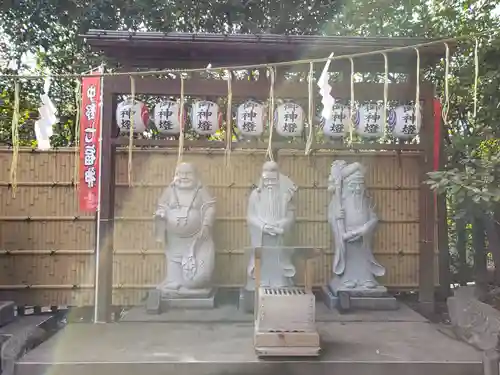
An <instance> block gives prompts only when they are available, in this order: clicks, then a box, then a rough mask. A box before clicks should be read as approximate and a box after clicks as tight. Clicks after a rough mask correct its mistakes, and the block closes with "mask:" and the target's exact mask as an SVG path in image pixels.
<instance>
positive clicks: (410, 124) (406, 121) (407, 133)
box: [387, 105, 422, 139]
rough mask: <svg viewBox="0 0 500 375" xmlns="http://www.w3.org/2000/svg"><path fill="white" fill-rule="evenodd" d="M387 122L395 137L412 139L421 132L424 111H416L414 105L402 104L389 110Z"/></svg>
mask: <svg viewBox="0 0 500 375" xmlns="http://www.w3.org/2000/svg"><path fill="white" fill-rule="evenodd" d="M387 123H388V125H389V129H390V130H391V132H392V134H393V136H394V137H395V138H399V139H411V138H413V137H415V136H416V135H418V134H419V133H420V127H421V124H422V113H421V111H419V113H415V106H413V105H401V106H398V107H396V108H394V109H391V110H390V111H389V115H388V116H387Z"/></svg>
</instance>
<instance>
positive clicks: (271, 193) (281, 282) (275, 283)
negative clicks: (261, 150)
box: [245, 161, 297, 291]
mask: <svg viewBox="0 0 500 375" xmlns="http://www.w3.org/2000/svg"><path fill="white" fill-rule="evenodd" d="M296 191H297V187H296V186H295V184H294V183H293V182H292V181H291V180H290V179H289V178H288V177H287V176H285V175H283V174H281V173H280V172H279V168H278V164H277V163H276V162H274V161H268V162H266V163H265V164H264V166H263V168H262V176H261V179H260V181H259V183H258V185H257V188H256V189H254V190H253V191H252V193H251V194H250V197H249V200H248V212H247V223H248V229H249V232H250V240H251V244H252V247H253V248H254V249H255V248H257V247H261V246H270V247H274V248H275V249H273V250H265V251H263V253H262V268H261V285H262V286H270V287H285V286H291V285H293V280H292V278H293V276H294V275H295V266H294V265H293V264H292V256H293V254H292V252H291V251H290V250H289V249H288V250H287V249H280V246H286V243H287V235H288V234H289V233H290V231H291V229H292V227H293V225H294V223H295V206H294V204H293V197H294V194H295V192H296ZM254 271H255V254H254V253H253V252H252V256H251V258H250V263H249V266H248V275H247V276H248V279H247V285H246V287H245V289H246V290H249V291H253V290H255V275H254Z"/></svg>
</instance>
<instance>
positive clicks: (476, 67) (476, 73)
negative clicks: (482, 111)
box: [474, 38, 479, 119]
mask: <svg viewBox="0 0 500 375" xmlns="http://www.w3.org/2000/svg"><path fill="white" fill-rule="evenodd" d="M478 49H479V39H477V38H476V43H475V45H474V119H475V118H476V116H477V84H478V81H479V57H478Z"/></svg>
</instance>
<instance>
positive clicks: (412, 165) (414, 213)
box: [0, 149, 437, 306]
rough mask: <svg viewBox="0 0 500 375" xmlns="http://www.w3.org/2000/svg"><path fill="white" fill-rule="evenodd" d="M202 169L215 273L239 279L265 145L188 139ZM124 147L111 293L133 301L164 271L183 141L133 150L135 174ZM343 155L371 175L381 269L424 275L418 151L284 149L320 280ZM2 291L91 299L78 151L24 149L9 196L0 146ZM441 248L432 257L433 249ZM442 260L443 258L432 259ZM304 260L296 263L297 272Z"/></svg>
mask: <svg viewBox="0 0 500 375" xmlns="http://www.w3.org/2000/svg"><path fill="white" fill-rule="evenodd" d="M184 157H185V160H186V161H191V162H193V163H194V164H195V165H196V166H197V168H198V171H199V172H200V175H201V178H202V181H203V182H204V183H205V184H206V185H207V186H208V188H209V189H210V191H211V192H212V194H213V195H214V196H215V197H216V199H217V223H216V226H215V239H216V246H217V264H216V271H215V275H214V278H215V282H216V283H217V284H218V285H220V286H226V287H238V286H241V285H242V284H243V283H244V280H245V271H246V263H247V258H246V255H245V254H244V251H243V249H244V248H245V247H246V246H248V245H249V238H248V234H247V230H246V224H245V215H246V206H247V198H248V194H249V192H250V191H251V189H252V187H253V185H254V184H255V183H257V181H258V178H259V174H260V168H261V166H262V163H263V162H264V160H265V152H264V151H257V150H255V151H252V150H242V151H233V152H232V153H231V157H230V161H231V164H230V167H229V168H228V167H226V165H225V161H224V151H222V150H213V151H202V150H199V151H193V150H192V151H189V152H186V153H185V156H184ZM127 158H128V154H127V152H126V151H120V152H119V153H118V155H117V169H116V183H117V189H116V199H115V203H116V205H115V216H116V222H115V231H114V245H115V257H114V265H113V270H114V273H113V285H114V292H113V304H116V305H135V304H139V303H140V302H141V300H142V299H143V298H144V296H145V294H146V292H147V290H148V289H149V288H152V287H154V286H155V285H156V284H157V283H158V282H159V281H160V280H161V279H162V277H163V274H164V256H163V249H162V248H161V245H158V244H157V243H156V242H155V241H154V237H153V221H152V214H153V212H154V210H155V207H156V202H157V200H158V198H159V195H160V194H161V191H162V189H163V188H164V187H165V185H166V184H168V183H169V182H170V181H171V179H172V176H173V173H174V168H175V163H176V160H177V151H176V150H170V151H165V150H160V149H157V150H137V151H134V153H133V169H132V186H129V184H128V179H127V176H128V168H127ZM336 158H341V159H344V160H346V161H349V162H352V161H355V160H356V161H360V162H362V163H363V164H364V165H365V166H367V168H368V175H367V185H368V188H369V193H370V194H371V196H372V197H373V199H374V203H375V204H376V210H377V212H378V214H379V218H380V220H381V223H380V225H379V229H378V232H377V234H376V237H375V253H376V257H377V259H379V260H380V261H381V263H383V264H384V265H385V266H386V267H387V275H386V276H385V277H384V278H383V279H382V280H381V281H382V282H383V283H384V284H385V285H387V286H389V287H391V288H392V289H394V290H406V289H410V288H416V287H417V286H418V250H419V225H418V221H419V217H418V207H419V205H418V199H419V195H418V188H419V181H418V176H419V174H418V171H419V165H418V164H419V160H421V159H420V158H419V156H418V154H415V153H399V154H398V153H395V152H385V153H381V152H377V153H375V152H371V153H365V152H358V153H354V154H353V153H343V154H342V153H334V152H318V153H316V154H315V156H314V157H311V156H309V157H306V156H304V154H303V152H300V151H297V152H295V151H285V150H282V151H281V152H280V153H279V158H278V159H279V160H278V161H279V164H280V166H281V168H282V171H283V173H285V174H287V175H289V176H290V177H291V178H292V180H293V181H294V182H295V183H296V184H297V185H298V187H299V192H298V196H297V199H298V202H297V209H298V211H297V216H298V217H297V228H296V242H297V244H300V245H308V246H311V245H314V246H319V247H321V248H323V249H324V255H323V256H322V257H321V258H320V259H318V260H317V261H316V262H315V275H314V278H315V283H316V285H321V284H323V283H325V282H326V281H327V280H328V278H329V277H330V274H331V263H332V256H333V249H332V248H331V243H332V241H331V233H330V229H329V226H328V223H327V218H326V212H327V206H328V202H329V199H330V196H329V194H328V192H327V190H326V182H327V178H328V174H329V170H330V164H331V163H332V161H333V160H334V159H336ZM0 160H1V163H2V164H1V166H2V169H1V172H0V188H1V189H2V190H1V193H2V194H1V202H0V298H11V299H14V300H16V301H17V302H18V303H26V304H68V305H78V306H82V305H92V304H93V283H94V243H95V242H94V236H95V221H94V217H93V216H88V215H87V216H85V215H82V216H79V215H80V214H79V212H78V205H77V196H76V189H75V187H74V186H72V183H71V181H72V179H73V177H74V163H75V160H76V158H75V153H74V151H71V150H59V151H57V152H55V151H53V152H47V153H38V152H30V151H26V150H23V152H22V153H21V154H20V158H19V167H18V173H17V174H18V181H19V182H18V189H17V193H16V197H15V198H13V197H12V194H11V191H10V188H9V185H8V182H9V168H10V162H11V151H8V150H1V149H0ZM436 259H437V257H436ZM436 269H437V267H436ZM301 273H302V270H300V269H299V280H302V278H301V277H300V276H301V275H300V274H301Z"/></svg>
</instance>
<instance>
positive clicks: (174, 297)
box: [146, 289, 216, 314]
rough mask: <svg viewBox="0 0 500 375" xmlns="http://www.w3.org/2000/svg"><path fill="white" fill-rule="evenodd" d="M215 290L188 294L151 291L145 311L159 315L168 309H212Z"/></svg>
mask: <svg viewBox="0 0 500 375" xmlns="http://www.w3.org/2000/svg"><path fill="white" fill-rule="evenodd" d="M215 293H216V289H203V290H197V291H192V292H191V293H189V294H185V293H183V294H180V293H172V294H165V293H161V292H160V291H159V290H152V291H150V292H149V294H148V299H147V301H146V311H147V312H148V313H149V314H161V313H164V312H167V311H168V309H213V308H214V307H215Z"/></svg>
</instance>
